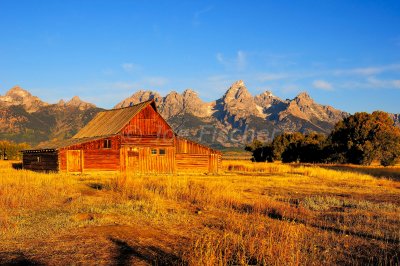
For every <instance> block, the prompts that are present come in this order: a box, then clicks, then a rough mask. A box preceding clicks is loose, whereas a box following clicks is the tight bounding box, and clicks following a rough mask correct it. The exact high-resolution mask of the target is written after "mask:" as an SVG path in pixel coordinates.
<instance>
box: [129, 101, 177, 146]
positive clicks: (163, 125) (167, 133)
mask: <svg viewBox="0 0 400 266" xmlns="http://www.w3.org/2000/svg"><path fill="white" fill-rule="evenodd" d="M122 136H123V137H143V136H157V138H158V139H164V138H165V139H171V138H173V137H174V132H173V131H172V129H171V127H170V126H169V125H168V123H167V122H165V120H164V119H163V118H162V117H161V115H160V114H159V113H157V112H156V111H155V110H154V109H153V107H151V105H148V106H147V107H145V108H144V109H143V110H142V111H141V112H140V113H139V114H137V115H136V116H135V117H134V118H132V119H131V121H130V122H129V123H128V124H127V125H126V126H125V127H124V128H123V129H122Z"/></svg>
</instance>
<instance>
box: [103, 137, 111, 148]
mask: <svg viewBox="0 0 400 266" xmlns="http://www.w3.org/2000/svg"><path fill="white" fill-rule="evenodd" d="M110 148H111V140H110V139H105V140H104V149H110Z"/></svg>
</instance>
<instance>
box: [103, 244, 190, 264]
mask: <svg viewBox="0 0 400 266" xmlns="http://www.w3.org/2000/svg"><path fill="white" fill-rule="evenodd" d="M109 240H110V241H111V242H112V243H113V244H114V245H115V246H116V254H115V256H114V263H115V265H132V262H131V260H132V259H134V258H136V259H139V260H141V261H143V262H145V263H148V264H150V265H187V263H185V262H184V261H183V260H182V258H180V257H178V256H176V255H174V254H170V253H167V252H165V251H163V250H161V249H160V248H157V247H154V246H144V247H141V246H130V245H129V244H128V243H127V242H125V241H123V240H120V239H116V238H112V237H110V238H109Z"/></svg>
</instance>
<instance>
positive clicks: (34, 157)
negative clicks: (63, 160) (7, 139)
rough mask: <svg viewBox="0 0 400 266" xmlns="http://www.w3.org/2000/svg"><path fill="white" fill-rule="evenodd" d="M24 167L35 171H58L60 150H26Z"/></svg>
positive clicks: (23, 160) (23, 157)
mask: <svg viewBox="0 0 400 266" xmlns="http://www.w3.org/2000/svg"><path fill="white" fill-rule="evenodd" d="M22 167H23V168H24V169H27V170H33V171H58V168H59V167H58V152H57V151H51V152H44V151H37V152H27V153H26V152H24V153H23V156H22Z"/></svg>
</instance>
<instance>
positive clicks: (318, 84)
mask: <svg viewBox="0 0 400 266" xmlns="http://www.w3.org/2000/svg"><path fill="white" fill-rule="evenodd" d="M312 85H313V87H314V88H316V89H320V90H326V91H331V90H333V87H332V84H330V83H329V82H327V81H325V80H321V79H319V80H314V82H313V83H312Z"/></svg>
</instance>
